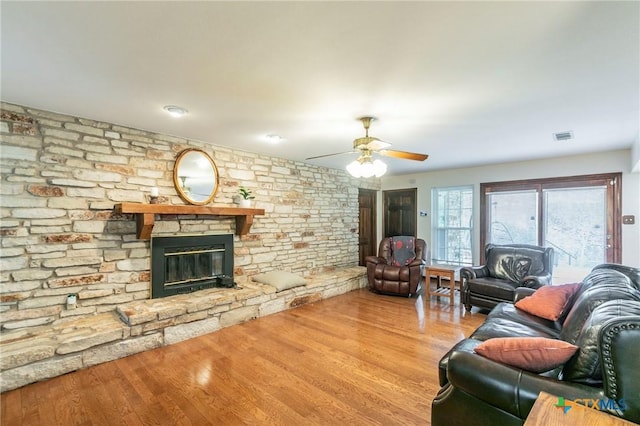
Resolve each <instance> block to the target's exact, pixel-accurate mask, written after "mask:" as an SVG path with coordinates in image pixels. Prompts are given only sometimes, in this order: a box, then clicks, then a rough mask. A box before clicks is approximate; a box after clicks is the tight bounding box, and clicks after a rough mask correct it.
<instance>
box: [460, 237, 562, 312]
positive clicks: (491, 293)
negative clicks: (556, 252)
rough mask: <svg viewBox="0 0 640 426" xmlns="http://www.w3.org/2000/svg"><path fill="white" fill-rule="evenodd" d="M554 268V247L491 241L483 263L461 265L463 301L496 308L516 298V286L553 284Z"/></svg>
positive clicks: (470, 304)
mask: <svg viewBox="0 0 640 426" xmlns="http://www.w3.org/2000/svg"><path fill="white" fill-rule="evenodd" d="M552 272H553V248H551V247H539V246H533V245H528V244H511V245H496V244H487V245H486V247H485V264H484V265H483V266H472V267H464V268H462V269H460V279H461V280H462V303H463V304H464V307H465V309H466V310H467V311H470V310H471V307H472V306H479V307H482V308H489V309H492V308H494V307H495V306H496V305H497V304H498V303H500V302H513V297H514V295H515V290H516V288H518V287H529V288H534V289H537V288H539V287H542V286H543V285H547V284H551V274H552Z"/></svg>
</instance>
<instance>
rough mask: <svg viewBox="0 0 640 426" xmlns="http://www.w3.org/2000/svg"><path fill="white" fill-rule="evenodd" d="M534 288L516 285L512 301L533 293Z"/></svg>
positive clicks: (514, 301)
mask: <svg viewBox="0 0 640 426" xmlns="http://www.w3.org/2000/svg"><path fill="white" fill-rule="evenodd" d="M535 291H536V289H535V288H531V287H518V288H516V291H515V294H514V295H513V303H514V304H515V303H516V302H518V301H520V300H522V299H524V298H525V297H529V296H531V295H532V294H533V293H535Z"/></svg>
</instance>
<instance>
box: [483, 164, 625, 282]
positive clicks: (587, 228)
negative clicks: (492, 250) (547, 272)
mask: <svg viewBox="0 0 640 426" xmlns="http://www.w3.org/2000/svg"><path fill="white" fill-rule="evenodd" d="M620 182H621V176H620V174H619V173H618V174H607V175H590V176H575V177H571V178H557V179H541V180H531V181H517V182H494V183H489V184H481V191H480V192H481V206H482V212H481V221H482V227H481V231H480V234H481V235H480V240H481V242H482V246H483V247H484V244H486V243H494V244H533V245H539V246H545V247H553V248H554V253H555V260H554V282H555V283H561V282H569V281H579V280H580V279H582V278H583V277H584V276H585V275H586V274H587V273H588V272H589V271H590V270H591V268H593V267H594V266H595V265H598V264H600V263H604V262H619V261H620V258H621V253H620V222H619V219H618V218H619V217H620V193H621V191H620Z"/></svg>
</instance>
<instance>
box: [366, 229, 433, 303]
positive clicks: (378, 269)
mask: <svg viewBox="0 0 640 426" xmlns="http://www.w3.org/2000/svg"><path fill="white" fill-rule="evenodd" d="M393 238H394V237H387V238H383V239H382V241H380V247H379V248H378V256H367V257H366V258H365V262H366V264H367V279H368V281H369V290H370V291H373V292H375V293H382V294H391V295H398V296H408V297H411V296H413V295H415V294H417V293H418V292H419V291H420V290H421V289H422V269H423V267H424V266H425V265H427V259H428V257H429V256H428V255H429V249H428V247H427V243H426V242H425V241H424V240H422V239H420V238H415V239H414V240H413V241H414V251H415V258H414V259H413V260H412V261H411V262H409V263H408V264H407V265H403V266H398V265H396V264H394V244H393ZM396 238H399V237H396ZM400 238H405V239H406V238H409V237H400Z"/></svg>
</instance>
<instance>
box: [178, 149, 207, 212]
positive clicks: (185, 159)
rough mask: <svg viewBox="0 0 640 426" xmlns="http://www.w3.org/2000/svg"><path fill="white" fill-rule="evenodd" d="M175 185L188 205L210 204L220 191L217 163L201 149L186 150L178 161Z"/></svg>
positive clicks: (179, 156)
mask: <svg viewBox="0 0 640 426" xmlns="http://www.w3.org/2000/svg"><path fill="white" fill-rule="evenodd" d="M173 184H174V185H175V187H176V191H178V194H180V197H181V198H182V199H183V200H184V201H186V202H187V203H191V204H208V203H210V202H211V200H213V197H214V196H215V195H216V192H217V191H218V168H217V167H216V163H214V162H213V159H212V158H211V157H210V156H209V154H207V153H206V152H204V151H202V150H200V149H195V148H190V149H186V150H184V151H182V152H181V153H180V155H178V158H177V159H176V164H175V166H174V168H173Z"/></svg>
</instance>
